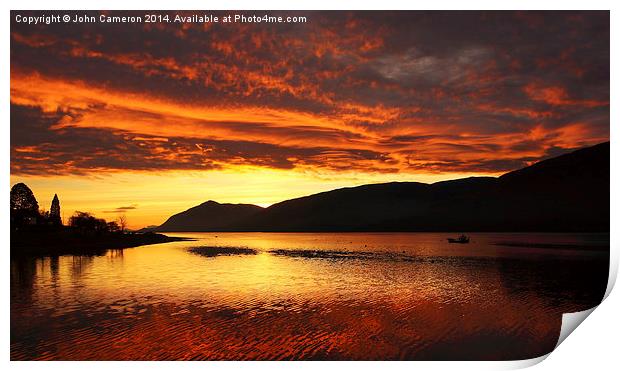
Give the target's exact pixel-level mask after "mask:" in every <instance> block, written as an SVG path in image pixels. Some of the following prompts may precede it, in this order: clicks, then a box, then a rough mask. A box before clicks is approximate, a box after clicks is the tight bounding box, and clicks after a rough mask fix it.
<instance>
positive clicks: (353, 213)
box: [158, 142, 610, 232]
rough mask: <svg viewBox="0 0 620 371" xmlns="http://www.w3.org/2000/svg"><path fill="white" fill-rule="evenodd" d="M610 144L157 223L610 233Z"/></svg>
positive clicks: (200, 211) (213, 208) (203, 208)
mask: <svg viewBox="0 0 620 371" xmlns="http://www.w3.org/2000/svg"><path fill="white" fill-rule="evenodd" d="M609 148H610V144H609V142H605V143H601V144H598V145H595V146H592V147H588V148H584V149H580V150H577V151H575V152H572V153H568V154H565V155H561V156H558V157H555V158H551V159H547V160H543V161H540V162H538V163H536V164H534V165H532V166H529V167H526V168H523V169H520V170H516V171H513V172H510V173H507V174H504V175H502V176H500V177H498V178H495V177H471V178H466V179H457V180H450V181H443V182H438V183H433V184H425V183H416V182H393V183H384V184H369V185H363V186H359V187H351V188H341V189H336V190H333V191H329V192H322V193H318V194H314V195H310V196H306V197H300V198H296V199H291V200H287V201H283V202H280V203H277V204H274V205H272V206H270V207H268V208H265V209H263V208H260V207H258V206H254V205H230V204H218V203H215V202H213V201H210V202H207V203H204V204H202V205H199V206H197V207H194V208H192V209H189V210H187V211H185V212H183V213H180V214H177V215H174V216H172V217H171V218H170V219H169V220H168V221H167V222H166V223H164V224H162V225H161V226H160V227H159V228H158V230H160V231H215V230H221V231H275V232H287V231H288V232H311V231H317V232H318V231H510V232H518V231H524V232H525V231H545V232H608V231H609V211H610V208H609V195H610V177H609V166H610V149H609ZM173 226H174V228H172V227H173ZM171 228H172V229H171Z"/></svg>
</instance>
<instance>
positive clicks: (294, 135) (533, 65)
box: [11, 12, 609, 228]
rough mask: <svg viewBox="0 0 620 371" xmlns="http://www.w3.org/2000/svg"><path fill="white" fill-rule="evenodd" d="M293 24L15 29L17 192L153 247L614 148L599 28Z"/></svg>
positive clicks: (503, 18)
mask: <svg viewBox="0 0 620 371" xmlns="http://www.w3.org/2000/svg"><path fill="white" fill-rule="evenodd" d="M23 13H24V14H28V13H29V12H23ZM30 13H32V14H37V12H30ZM85 13H92V14H93V15H98V14H99V13H98V12H85ZM126 13H131V12H126ZM274 13H277V12H274ZM288 13H295V14H293V15H305V16H307V17H308V22H307V23H303V24H301V23H300V24H275V25H274V24H269V25H266V24H230V25H224V24H213V23H209V24H204V25H203V24H167V25H165V24H162V23H157V24H122V25H120V24H119V25H117V24H99V23H97V24H77V25H76V24H71V25H63V24H50V25H45V24H42V25H36V26H33V25H25V24H20V23H15V22H14V21H13V22H14V23H13V24H12V25H11V30H12V31H11V184H13V183H16V182H25V183H27V184H28V185H29V186H30V187H31V188H32V190H33V191H34V193H35V194H36V196H37V198H38V200H39V204H40V206H41V207H44V208H49V203H50V201H51V199H52V197H53V195H54V194H55V193H57V194H58V195H59V197H60V200H61V205H62V208H63V209H62V210H63V213H64V215H65V217H68V216H70V215H71V214H72V213H73V211H75V210H82V211H91V212H93V213H95V214H96V215H97V216H100V217H103V218H106V219H113V218H115V217H117V216H118V215H121V214H125V215H127V217H128V220H129V225H130V227H131V228H140V227H143V226H147V225H152V224H161V223H162V222H163V221H165V220H166V218H167V217H168V216H170V215H172V214H174V213H177V212H179V211H182V210H185V209H187V208H188V207H191V206H194V205H196V204H199V203H202V202H204V201H207V200H216V201H218V202H231V203H253V204H256V205H260V206H269V205H271V204H273V203H276V202H279V201H282V200H285V199H289V198H292V197H299V196H303V195H308V194H312V193H316V192H321V191H326V190H331V189H334V188H339V187H348V186H355V185H361V184H367V183H379V182H390V181H419V182H429V183H430V182H435V181H440V180H446V179H454V178H460V177H467V176H472V175H476V176H478V175H500V174H502V173H505V172H507V171H511V170H514V169H518V168H521V167H524V166H527V165H530V164H532V163H534V162H536V161H539V160H541V159H544V158H548V157H552V156H556V155H559V154H562V153H565V152H569V151H571V150H574V149H576V148H580V147H584V146H588V145H593V144H596V143H599V142H603V141H607V140H609V35H608V33H606V32H607V31H608V29H609V18H608V14H606V13H604V12H603V13H588V12H579V13H571V12H562V13H557V12H556V13H553V14H547V13H545V12H504V13H494V12H475V13H474V12H472V13H469V14H468V13H465V14H463V13H458V12H452V13H423V12H415V13H407V12H398V13H391V12H372V13H366V12H329V13H321V12H288ZM288 13H287V14H288ZM180 14H183V12H180ZM501 25H505V27H502V26H501Z"/></svg>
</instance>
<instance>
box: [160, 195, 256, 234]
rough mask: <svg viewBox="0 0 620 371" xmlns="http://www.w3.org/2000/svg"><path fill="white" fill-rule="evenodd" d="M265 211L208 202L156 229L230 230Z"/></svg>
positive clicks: (244, 206)
mask: <svg viewBox="0 0 620 371" xmlns="http://www.w3.org/2000/svg"><path fill="white" fill-rule="evenodd" d="M260 210H263V208H262V207H260V206H256V205H247V204H220V203H217V202H215V201H207V202H204V203H202V204H200V205H198V206H194V207H192V208H191V209H188V210H185V211H183V212H181V213H178V214H175V215H173V216H171V217H170V218H168V220H166V222H164V224H162V225H160V226H159V227H157V228H156V230H157V231H166V232H195V231H217V230H228V229H231V228H233V227H234V225H235V223H237V222H238V221H239V220H243V219H245V218H248V217H249V216H252V215H254V214H256V213H257V212H259V211H260Z"/></svg>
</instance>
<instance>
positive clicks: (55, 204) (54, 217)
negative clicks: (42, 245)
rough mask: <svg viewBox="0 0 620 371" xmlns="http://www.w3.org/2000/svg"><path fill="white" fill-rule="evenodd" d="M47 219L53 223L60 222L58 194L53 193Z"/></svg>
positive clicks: (58, 223)
mask: <svg viewBox="0 0 620 371" xmlns="http://www.w3.org/2000/svg"><path fill="white" fill-rule="evenodd" d="M49 220H50V221H51V222H52V224H53V225H61V224H62V220H61V219H60V201H59V200H58V195H56V194H54V199H53V200H52V206H51V207H50V215H49Z"/></svg>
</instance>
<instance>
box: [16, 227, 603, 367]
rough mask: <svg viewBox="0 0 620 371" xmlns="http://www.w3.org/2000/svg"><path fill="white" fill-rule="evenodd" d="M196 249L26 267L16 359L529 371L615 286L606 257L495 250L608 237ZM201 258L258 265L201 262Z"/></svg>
mask: <svg viewBox="0 0 620 371" xmlns="http://www.w3.org/2000/svg"><path fill="white" fill-rule="evenodd" d="M194 237H197V238H198V240H197V241H190V242H187V241H185V242H177V243H170V244H162V245H153V246H145V247H139V248H134V249H127V250H124V251H108V252H107V254H106V255H105V256H97V257H72V256H65V257H59V258H44V259H30V260H14V261H13V262H12V265H11V358H12V359H72V360H73V359H156V360H161V359H374V360H391V359H518V358H530V357H534V356H537V355H541V354H544V353H546V352H548V351H550V350H551V349H552V348H553V346H554V345H555V342H556V341H557V337H558V335H559V329H560V324H561V313H562V312H568V311H577V310H583V309H585V308H588V307H591V306H593V305H595V304H597V303H598V301H600V296H601V295H602V292H603V291H604V289H605V284H606V278H607V274H606V271H603V269H601V267H606V266H605V264H606V255H605V254H600V253H594V252H591V251H576V250H572V251H571V250H565V249H564V250H554V251H549V250H548V249H547V250H544V249H532V248H509V249H507V248H506V247H499V246H496V245H494V241H498V240H502V239H503V240H506V239H512V240H515V241H520V240H524V239H526V240H528V241H532V240H535V241H543V242H549V241H556V242H557V241H560V242H563V243H567V242H571V241H572V243H574V244H600V243H603V244H604V243H608V242H605V241H606V240H605V238H607V239H608V235H607V236H603V237H602V239H601V237H600V236H598V237H597V236H594V237H592V236H583V235H494V234H479V235H473V236H472V244H471V245H470V246H467V247H465V246H453V245H449V244H446V243H445V235H441V234H269V233H225V234H218V235H215V234H197V235H194ZM601 241H602V242H601ZM195 246H219V247H224V248H225V247H245V248H248V249H254V250H255V254H250V255H230V256H215V257H205V256H202V255H199V254H196V253H192V252H190V251H189V249H190V248H192V247H195ZM224 251H226V250H225V249H224ZM231 251H232V250H231ZM274 251H279V252H278V253H275V252H274ZM308 251H310V252H311V253H310V254H306V253H307V252H308ZM336 252H337V253H336ZM550 267H554V268H555V269H553V270H552V269H550ZM558 267H563V268H565V269H558ZM603 273H604V274H603ZM575 277H580V279H579V280H576V279H575ZM583 277H592V279H591V280H590V281H588V280H584V279H583Z"/></svg>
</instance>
